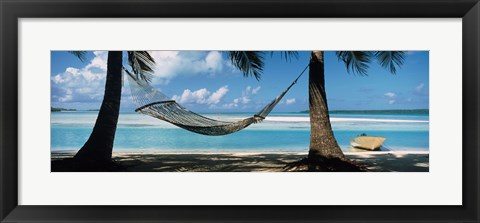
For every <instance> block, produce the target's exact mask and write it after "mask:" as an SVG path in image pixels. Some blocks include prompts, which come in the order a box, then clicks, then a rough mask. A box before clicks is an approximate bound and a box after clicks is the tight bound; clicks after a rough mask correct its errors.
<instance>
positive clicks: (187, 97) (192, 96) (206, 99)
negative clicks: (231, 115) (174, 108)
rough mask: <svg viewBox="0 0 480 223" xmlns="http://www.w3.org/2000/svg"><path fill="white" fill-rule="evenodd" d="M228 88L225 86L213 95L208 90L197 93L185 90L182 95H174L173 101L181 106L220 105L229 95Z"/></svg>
mask: <svg viewBox="0 0 480 223" xmlns="http://www.w3.org/2000/svg"><path fill="white" fill-rule="evenodd" d="M227 92H228V86H227V85H225V86H223V87H221V88H219V89H218V90H217V91H215V92H214V93H213V94H212V93H211V92H210V91H208V90H207V89H206V88H202V89H198V90H196V91H191V90H190V89H185V90H184V91H183V93H182V95H180V96H178V95H174V96H173V97H172V99H173V100H175V101H177V102H179V103H181V104H189V103H196V104H209V105H211V104H218V103H219V102H220V101H221V99H222V98H223V97H224V96H225V95H226V94H227Z"/></svg>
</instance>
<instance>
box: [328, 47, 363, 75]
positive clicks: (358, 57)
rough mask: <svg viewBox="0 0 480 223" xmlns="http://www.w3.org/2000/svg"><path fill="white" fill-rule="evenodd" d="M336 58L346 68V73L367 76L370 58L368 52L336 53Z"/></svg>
mask: <svg viewBox="0 0 480 223" xmlns="http://www.w3.org/2000/svg"><path fill="white" fill-rule="evenodd" d="M336 54H337V57H338V59H339V60H342V61H343V62H344V63H345V66H346V67H347V72H349V73H350V72H352V73H353V74H359V75H362V76H363V75H365V76H367V75H368V74H367V71H368V68H369V66H368V64H369V63H370V60H371V58H372V52H370V51H337V52H336Z"/></svg>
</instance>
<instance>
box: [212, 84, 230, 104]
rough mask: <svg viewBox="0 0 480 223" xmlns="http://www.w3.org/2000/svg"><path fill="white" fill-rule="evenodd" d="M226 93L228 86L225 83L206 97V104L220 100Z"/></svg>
mask: <svg viewBox="0 0 480 223" xmlns="http://www.w3.org/2000/svg"><path fill="white" fill-rule="evenodd" d="M227 93H228V86H227V85H225V86H223V87H221V88H219V89H218V90H217V91H215V92H214V93H213V94H212V95H210V97H209V98H208V100H207V101H208V104H218V103H219V102H220V100H222V98H223V96H225V95H226V94H227Z"/></svg>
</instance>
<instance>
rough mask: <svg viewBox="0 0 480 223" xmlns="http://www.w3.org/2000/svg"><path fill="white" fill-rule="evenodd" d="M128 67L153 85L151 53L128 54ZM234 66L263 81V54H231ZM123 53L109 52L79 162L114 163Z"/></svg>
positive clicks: (82, 53) (82, 55)
mask: <svg viewBox="0 0 480 223" xmlns="http://www.w3.org/2000/svg"><path fill="white" fill-rule="evenodd" d="M70 53H72V54H73V55H75V56H77V57H78V58H79V59H80V60H82V61H84V60H85V54H86V52H85V51H71V52H70ZM127 55H128V64H129V65H130V67H131V69H132V71H133V72H131V73H133V74H134V79H136V80H138V81H142V83H144V82H147V83H148V82H150V81H151V79H152V75H153V67H154V65H155V60H154V59H153V58H152V57H151V56H150V54H149V53H148V52H147V51H127ZM227 55H228V57H230V59H231V61H232V64H233V65H234V66H235V67H237V68H238V69H239V70H240V71H242V72H243V74H244V75H245V76H255V77H257V79H258V78H260V72H261V70H262V69H263V53H262V52H256V51H249V52H246V51H242V52H241V51H229V52H227ZM122 69H126V68H124V67H123V52H122V51H109V52H108V60H107V77H106V83H105V94H104V96H103V100H102V104H101V106H100V110H99V113H98V116H97V120H96V121H95V125H94V127H93V131H92V133H91V134H90V137H89V138H88V140H87V142H85V144H84V145H83V146H82V148H81V149H80V150H79V151H78V152H77V154H76V155H75V156H74V158H75V160H77V161H82V162H88V163H93V164H94V163H110V162H111V160H112V151H113V142H114V140H115V132H116V129H117V123H118V116H119V112H120V99H121V92H122Z"/></svg>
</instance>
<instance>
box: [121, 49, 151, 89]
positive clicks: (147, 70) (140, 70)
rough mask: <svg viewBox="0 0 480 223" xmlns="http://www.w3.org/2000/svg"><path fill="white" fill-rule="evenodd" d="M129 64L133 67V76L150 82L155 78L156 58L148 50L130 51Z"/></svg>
mask: <svg viewBox="0 0 480 223" xmlns="http://www.w3.org/2000/svg"><path fill="white" fill-rule="evenodd" d="M127 54H128V64H129V65H130V66H131V67H132V71H133V74H134V76H133V78H134V79H135V80H142V81H145V82H147V83H149V82H150V81H151V80H152V78H153V73H154V72H153V68H154V66H155V59H153V57H152V56H150V54H149V53H148V52H147V51H128V52H127Z"/></svg>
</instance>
